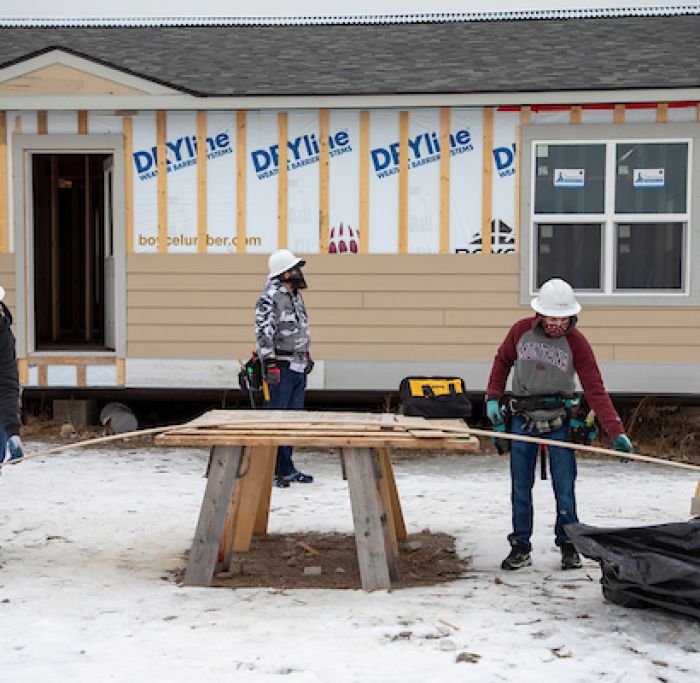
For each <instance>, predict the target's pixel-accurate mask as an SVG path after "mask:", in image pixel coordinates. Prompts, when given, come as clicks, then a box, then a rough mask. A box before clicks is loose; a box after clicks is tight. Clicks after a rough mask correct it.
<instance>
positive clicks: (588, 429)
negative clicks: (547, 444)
mask: <svg viewBox="0 0 700 683" xmlns="http://www.w3.org/2000/svg"><path fill="white" fill-rule="evenodd" d="M597 436H598V429H597V427H596V425H595V422H593V423H592V424H589V423H587V422H585V421H584V420H582V419H581V418H580V417H577V416H573V417H570V418H569V435H568V441H570V442H571V443H578V444H581V445H582V446H589V445H590V444H592V443H593V441H595V438H596V437H597Z"/></svg>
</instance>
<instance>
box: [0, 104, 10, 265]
mask: <svg viewBox="0 0 700 683" xmlns="http://www.w3.org/2000/svg"><path fill="white" fill-rule="evenodd" d="M7 192H8V183H7V114H6V112H4V111H0V253H3V254H5V253H7V252H8V251H9V248H10V243H9V240H10V233H9V225H10V218H9V208H10V207H9V205H8V202H7V200H8V196H7Z"/></svg>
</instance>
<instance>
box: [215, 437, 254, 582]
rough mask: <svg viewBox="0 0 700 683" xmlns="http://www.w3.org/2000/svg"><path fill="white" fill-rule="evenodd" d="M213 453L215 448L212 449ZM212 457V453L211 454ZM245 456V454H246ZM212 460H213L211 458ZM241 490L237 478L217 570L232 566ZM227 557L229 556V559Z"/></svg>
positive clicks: (217, 559) (222, 535)
mask: <svg viewBox="0 0 700 683" xmlns="http://www.w3.org/2000/svg"><path fill="white" fill-rule="evenodd" d="M212 453H213V449H212ZM210 458H211V455H210ZM244 458H245V455H244ZM210 462H211V460H210ZM244 467H245V463H242V464H241V469H243V468H244ZM240 490H241V480H240V478H238V479H236V481H235V483H234V485H233V493H232V494H231V498H230V499H229V502H228V508H227V509H226V517H225V519H224V528H223V530H222V532H221V539H220V540H219V550H218V552H217V555H216V567H215V569H214V571H215V572H220V571H228V569H229V568H230V566H231V560H230V558H231V553H232V552H233V550H232V549H233V537H234V536H235V533H236V518H237V516H238V506H239V505H240V502H241V496H240ZM226 558H229V559H228V561H227V559H226Z"/></svg>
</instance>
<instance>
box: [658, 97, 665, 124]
mask: <svg viewBox="0 0 700 683" xmlns="http://www.w3.org/2000/svg"><path fill="white" fill-rule="evenodd" d="M656 123H668V102H659V104H657V105H656Z"/></svg>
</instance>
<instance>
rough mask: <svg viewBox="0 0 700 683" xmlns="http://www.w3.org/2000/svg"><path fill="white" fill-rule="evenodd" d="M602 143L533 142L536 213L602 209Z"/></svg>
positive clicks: (603, 181) (595, 211) (603, 172)
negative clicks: (563, 143) (561, 143)
mask: <svg viewBox="0 0 700 683" xmlns="http://www.w3.org/2000/svg"><path fill="white" fill-rule="evenodd" d="M604 209H605V145H548V144H544V143H537V144H536V145H535V213H603V211H604Z"/></svg>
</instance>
